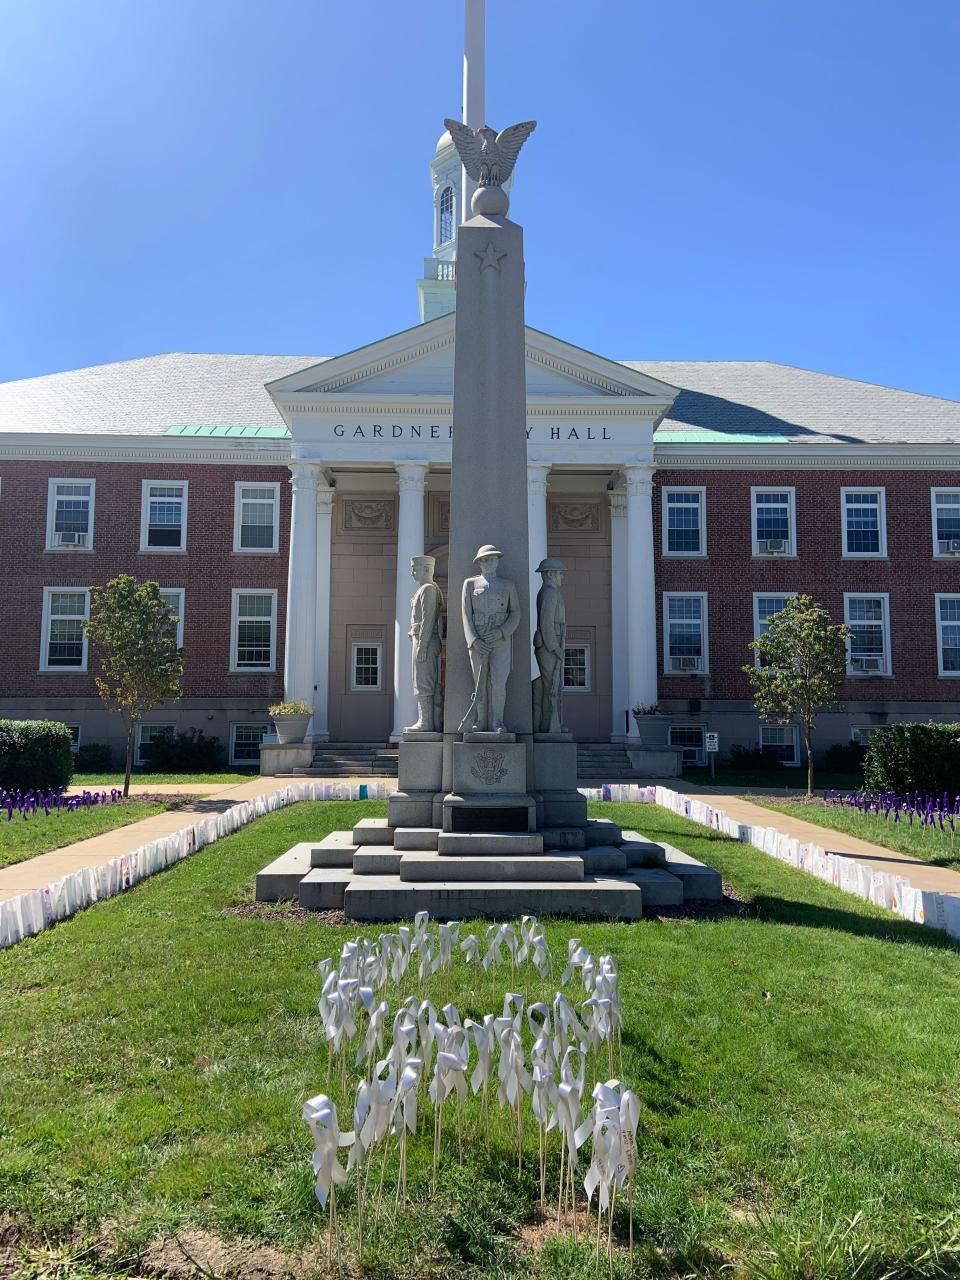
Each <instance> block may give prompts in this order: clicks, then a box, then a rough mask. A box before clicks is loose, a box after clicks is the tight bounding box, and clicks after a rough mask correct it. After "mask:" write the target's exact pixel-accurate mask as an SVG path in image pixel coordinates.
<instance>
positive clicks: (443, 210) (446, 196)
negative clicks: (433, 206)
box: [439, 186, 454, 244]
mask: <svg viewBox="0 0 960 1280" xmlns="http://www.w3.org/2000/svg"><path fill="white" fill-rule="evenodd" d="M453 233H454V227H453V187H449V186H448V187H444V188H443V190H442V191H441V192H440V237H439V242H440V244H446V243H447V241H448V240H452V239H453Z"/></svg>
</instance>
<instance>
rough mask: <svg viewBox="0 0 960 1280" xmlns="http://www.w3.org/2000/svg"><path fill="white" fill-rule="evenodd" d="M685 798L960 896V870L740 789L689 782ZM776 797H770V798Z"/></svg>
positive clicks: (917, 884) (922, 886)
mask: <svg viewBox="0 0 960 1280" xmlns="http://www.w3.org/2000/svg"><path fill="white" fill-rule="evenodd" d="M677 790H678V791H683V792H684V793H685V794H686V795H691V796H693V795H696V796H702V797H704V798H709V801H710V803H711V804H713V805H714V806H715V807H716V808H717V809H723V810H725V811H726V812H727V813H729V815H730V817H731V818H733V819H734V820H735V821H737V822H743V823H749V824H750V825H751V826H757V827H776V829H777V830H778V831H785V832H786V833H787V835H791V836H796V838H797V839H798V840H800V841H802V842H804V843H806V844H818V845H820V846H821V848H823V849H825V850H826V852H827V853H836V854H839V855H840V856H841V857H848V858H850V859H851V860H853V861H855V862H862V863H864V864H865V865H867V866H870V867H873V868H874V870H876V871H886V872H888V873H889V874H890V875H895V876H903V877H904V879H905V880H908V881H909V882H910V884H912V885H913V887H914V888H915V889H927V890H930V891H932V892H934V893H955V894H960V871H951V870H950V869H949V868H948V867H935V866H932V865H931V864H930V863H929V862H924V861H922V859H920V858H911V856H910V855H909V854H908V853H897V852H895V850H893V849H884V848H883V846H882V845H878V844H871V843H870V841H868V840H860V839H858V838H857V836H850V835H846V834H845V833H844V832H842V831H832V830H831V829H830V828H829V827H821V826H817V825H816V824H815V823H813V822H807V821H806V820H805V819H803V818H792V817H790V816H789V815H788V814H785V813H781V812H780V811H779V810H778V809H765V808H764V807H763V806H762V805H758V804H751V803H750V801H749V800H745V799H744V798H743V796H742V795H741V794H740V793H739V791H738V790H736V789H733V788H729V787H719V786H718V787H707V786H696V785H695V784H693V783H686V784H685V785H684V786H683V787H677ZM773 798H774V796H773V795H771V799H773Z"/></svg>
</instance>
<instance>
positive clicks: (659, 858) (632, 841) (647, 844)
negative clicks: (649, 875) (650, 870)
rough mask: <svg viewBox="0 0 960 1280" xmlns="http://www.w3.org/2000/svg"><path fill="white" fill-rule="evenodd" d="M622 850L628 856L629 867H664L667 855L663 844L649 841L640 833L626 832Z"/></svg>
mask: <svg viewBox="0 0 960 1280" xmlns="http://www.w3.org/2000/svg"><path fill="white" fill-rule="evenodd" d="M620 848H621V849H622V850H623V852H624V853H625V854H626V855H627V866H628V867H663V866H666V862H667V855H666V853H665V852H664V848H663V845H662V844H657V843H655V841H653V840H648V839H647V838H646V837H645V836H642V835H641V834H640V833H639V831H624V833H623V840H622V842H621V844H620Z"/></svg>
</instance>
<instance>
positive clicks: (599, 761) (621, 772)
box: [577, 742, 638, 782]
mask: <svg viewBox="0 0 960 1280" xmlns="http://www.w3.org/2000/svg"><path fill="white" fill-rule="evenodd" d="M637 777H638V774H637V771H636V769H634V767H633V765H632V764H631V763H630V757H629V756H628V755H627V752H626V748H625V747H622V746H618V745H617V744H616V743H615V742H578V743H577V778H578V780H579V781H580V782H633V781H635V780H636V778H637Z"/></svg>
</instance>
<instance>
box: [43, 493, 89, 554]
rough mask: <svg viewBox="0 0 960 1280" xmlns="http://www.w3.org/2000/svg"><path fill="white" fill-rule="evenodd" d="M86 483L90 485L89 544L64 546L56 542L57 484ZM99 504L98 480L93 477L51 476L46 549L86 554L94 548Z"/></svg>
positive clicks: (48, 495)
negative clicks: (94, 520) (94, 528)
mask: <svg viewBox="0 0 960 1280" xmlns="http://www.w3.org/2000/svg"><path fill="white" fill-rule="evenodd" d="M59 484H86V485H89V486H90V514H89V519H88V520H87V545H86V546H85V547H69V546H67V547H63V546H60V545H59V544H58V543H56V542H54V528H53V526H54V524H55V523H56V516H57V485H59ZM96 505H97V482H96V480H94V479H93V478H92V477H90V478H88V477H77V478H71V477H70V476H50V477H49V478H48V479H47V538H46V542H45V544H44V551H56V552H58V553H60V554H62V553H64V552H70V551H75V552H79V553H81V554H85V553H86V552H88V551H92V550H93V517H94V513H95V509H96Z"/></svg>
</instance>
